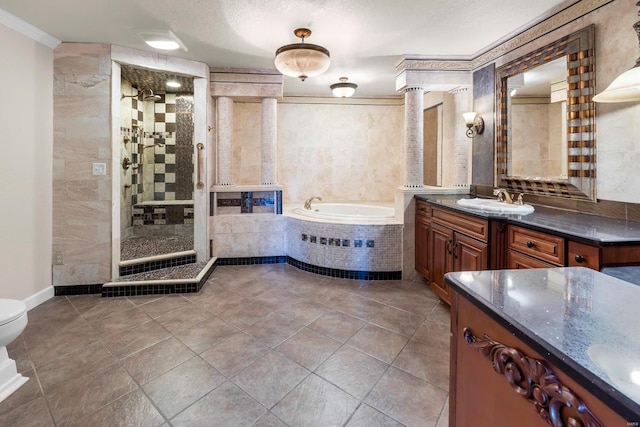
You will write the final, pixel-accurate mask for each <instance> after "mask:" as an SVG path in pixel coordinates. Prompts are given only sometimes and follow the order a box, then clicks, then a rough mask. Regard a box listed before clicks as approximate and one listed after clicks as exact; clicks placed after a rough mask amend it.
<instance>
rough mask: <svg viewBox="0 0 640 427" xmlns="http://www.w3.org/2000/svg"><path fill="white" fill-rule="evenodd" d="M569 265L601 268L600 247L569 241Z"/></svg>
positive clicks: (593, 268) (594, 268)
mask: <svg viewBox="0 0 640 427" xmlns="http://www.w3.org/2000/svg"><path fill="white" fill-rule="evenodd" d="M568 247H569V249H568V254H569V258H568V260H567V265H568V266H569V267H588V268H591V269H592V270H600V248H598V247H597V246H590V245H585V244H584V243H577V242H569V245H568Z"/></svg>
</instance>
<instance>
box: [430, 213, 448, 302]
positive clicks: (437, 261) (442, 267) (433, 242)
mask: <svg viewBox="0 0 640 427" xmlns="http://www.w3.org/2000/svg"><path fill="white" fill-rule="evenodd" d="M452 247H453V231H451V230H450V229H449V228H446V227H443V226H441V225H440V224H437V223H431V230H430V231H429V253H430V254H431V258H430V259H431V265H430V266H429V273H430V278H429V279H430V281H431V289H432V290H433V292H435V293H436V294H437V295H438V296H439V297H440V298H442V299H443V300H444V301H445V302H447V303H448V304H450V301H451V300H450V290H449V287H448V286H447V285H445V283H444V275H445V274H446V273H448V272H450V271H453V256H452Z"/></svg>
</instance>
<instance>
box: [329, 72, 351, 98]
mask: <svg viewBox="0 0 640 427" xmlns="http://www.w3.org/2000/svg"><path fill="white" fill-rule="evenodd" d="M347 80H349V79H348V78H346V77H340V83H334V84H332V85H331V86H329V87H330V88H331V92H333V94H334V95H335V96H337V97H338V98H348V97H350V96H352V95H353V94H354V93H356V88H357V87H358V85H357V84H355V83H347Z"/></svg>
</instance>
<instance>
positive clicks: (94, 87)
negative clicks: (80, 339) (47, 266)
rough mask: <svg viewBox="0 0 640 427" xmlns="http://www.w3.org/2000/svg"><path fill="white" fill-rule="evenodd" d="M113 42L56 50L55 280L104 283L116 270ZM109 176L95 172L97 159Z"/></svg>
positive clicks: (71, 45) (55, 282) (57, 283)
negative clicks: (58, 256)
mask: <svg viewBox="0 0 640 427" xmlns="http://www.w3.org/2000/svg"><path fill="white" fill-rule="evenodd" d="M110 79H111V57H110V46H109V45H100V44H83V43H63V44H61V45H60V46H58V47H57V48H56V49H55V51H54V92H53V102H54V117H53V124H54V137H53V251H54V252H55V251H62V252H63V253H64V265H56V266H54V267H53V285H54V286H66V285H86V284H96V283H104V282H106V281H108V280H109V278H110V274H111V175H112V171H111V170H110V166H111V117H110V101H111V83H110ZM94 162H100V163H106V165H107V175H105V176H93V175H92V164H93V163H94Z"/></svg>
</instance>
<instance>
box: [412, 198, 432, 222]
mask: <svg viewBox="0 0 640 427" xmlns="http://www.w3.org/2000/svg"><path fill="white" fill-rule="evenodd" d="M416 215H418V216H424V217H427V218H428V217H431V206H429V203H427V202H425V201H423V200H416Z"/></svg>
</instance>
